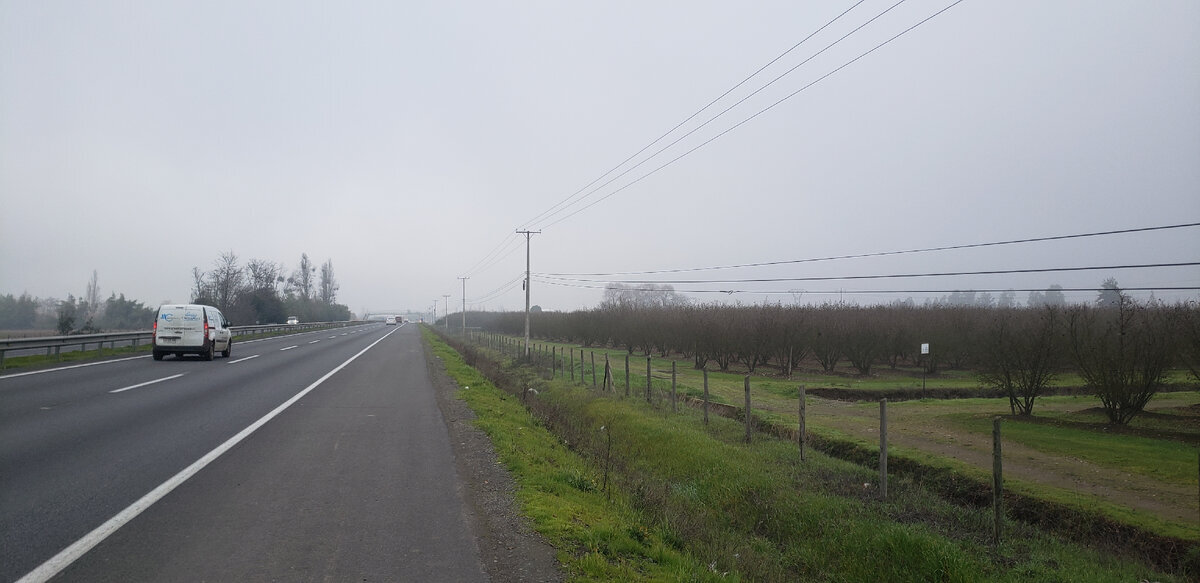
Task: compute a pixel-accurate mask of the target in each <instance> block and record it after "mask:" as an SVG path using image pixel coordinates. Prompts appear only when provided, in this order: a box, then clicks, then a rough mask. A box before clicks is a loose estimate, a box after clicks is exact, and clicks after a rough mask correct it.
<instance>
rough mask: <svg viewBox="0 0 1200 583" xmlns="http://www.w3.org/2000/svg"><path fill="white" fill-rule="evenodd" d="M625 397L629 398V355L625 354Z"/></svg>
mask: <svg viewBox="0 0 1200 583" xmlns="http://www.w3.org/2000/svg"><path fill="white" fill-rule="evenodd" d="M625 396H626V397H628V396H629V353H628V352H627V353H625Z"/></svg>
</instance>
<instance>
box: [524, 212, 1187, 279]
mask: <svg viewBox="0 0 1200 583" xmlns="http://www.w3.org/2000/svg"><path fill="white" fill-rule="evenodd" d="M1188 227H1200V222H1194V223H1182V224H1178V225H1161V226H1157V227H1140V228H1136V229H1119V230H1114V231H1096V232H1092V233H1077V234H1073V235H1054V236H1050V237H1032V238H1028V239H1010V240H1007V241H992V242H988V243H968V244H965V245H944V246H941V247H926V248H922V249H905V250H902V251H878V252H873V253H859V254H855V255H835V256H831V257H813V258H808V259H788V260H783V261H762V262H758V263H742V264H737V265H718V266H713V267H685V268H679V269H658V270H650V271H622V272H613V273H543V274H539V275H547V276H570V277H576V276H587V277H612V276H620V275H657V274H660V273H688V272H696V271H717V270H721V269H741V268H746V267H769V266H775V265H795V264H799V263H817V262H822V261H839V260H843V259H863V258H868V257H888V256H893V255H907V254H912V253H930V252H935V251H953V250H959V249H976V248H980V247H995V246H999V245H1015V244H1018V243H1039V242H1044V241H1062V240H1066V239H1081V238H1085V237H1100V236H1106V235H1122V234H1127V233H1142V232H1148V231H1165V230H1168V229H1182V228H1188Z"/></svg>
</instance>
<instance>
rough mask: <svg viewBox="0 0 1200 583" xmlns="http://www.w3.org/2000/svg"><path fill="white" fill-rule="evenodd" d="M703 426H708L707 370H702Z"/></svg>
mask: <svg viewBox="0 0 1200 583" xmlns="http://www.w3.org/2000/svg"><path fill="white" fill-rule="evenodd" d="M704 424H705V425H708V369H707V368H706V369H704Z"/></svg>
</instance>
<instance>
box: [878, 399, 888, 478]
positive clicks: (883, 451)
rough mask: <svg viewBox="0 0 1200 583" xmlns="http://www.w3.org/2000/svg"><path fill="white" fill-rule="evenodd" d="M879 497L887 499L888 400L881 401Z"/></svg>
mask: <svg viewBox="0 0 1200 583" xmlns="http://www.w3.org/2000/svg"><path fill="white" fill-rule="evenodd" d="M879 497H880V498H883V499H884V500H886V499H887V399H886V398H885V399H880V401H879Z"/></svg>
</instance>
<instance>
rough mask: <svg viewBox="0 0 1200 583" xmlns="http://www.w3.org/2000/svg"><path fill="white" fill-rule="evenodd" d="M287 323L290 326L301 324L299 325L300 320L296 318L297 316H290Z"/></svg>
mask: <svg viewBox="0 0 1200 583" xmlns="http://www.w3.org/2000/svg"><path fill="white" fill-rule="evenodd" d="M287 323H288V324H299V323H300V318H297V317H295V316H288V321H287Z"/></svg>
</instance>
